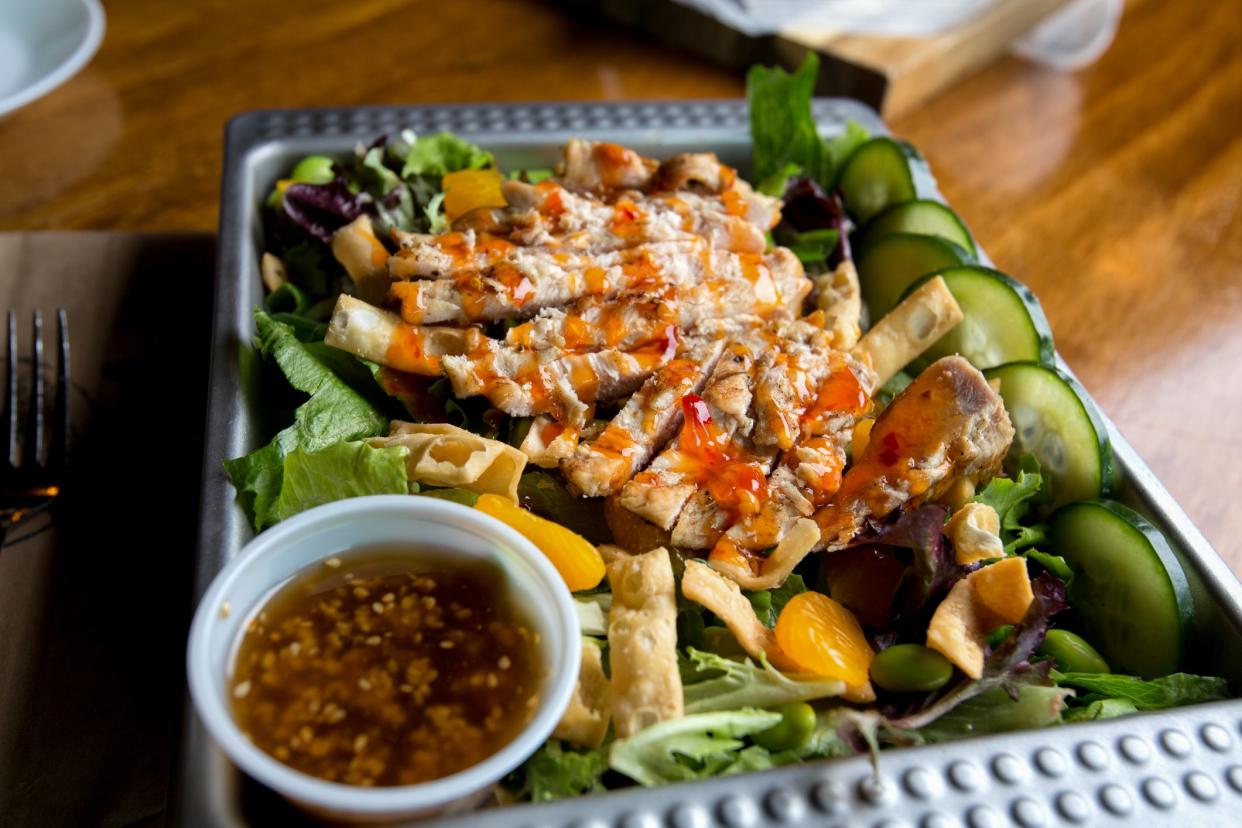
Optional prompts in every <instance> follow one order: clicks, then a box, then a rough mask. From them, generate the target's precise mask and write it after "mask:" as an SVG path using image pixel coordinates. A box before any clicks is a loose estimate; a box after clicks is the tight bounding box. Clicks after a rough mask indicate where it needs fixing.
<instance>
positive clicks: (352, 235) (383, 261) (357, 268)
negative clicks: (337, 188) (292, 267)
mask: <svg viewBox="0 0 1242 828" xmlns="http://www.w3.org/2000/svg"><path fill="white" fill-rule="evenodd" d="M332 255H333V256H335V257H336V260H337V261H338V262H340V263H341V267H343V268H345V272H346V273H348V274H349V278H351V279H353V280H354V295H356V296H357V297H358V298H360V299H362V300H364V301H367V302H370V303H372V304H376V305H378V304H379V303H380V302H382V301H384V296H385V295H386V294H387V293H388V283H389V282H390V281H391V280H390V279H389V276H388V250H387V249H385V247H384V245H382V244H380V240H379V239H377V238H376V237H375V228H373V227H372V226H371V217H370V216H367V215H365V214H364V215H361V216H358V218H356V219H354V220H353V221H351V222H350V223H349V224H347V225H345V226H344V227H342V228H341V229H339V230H337V231H336V232H335V233H333V234H332Z"/></svg>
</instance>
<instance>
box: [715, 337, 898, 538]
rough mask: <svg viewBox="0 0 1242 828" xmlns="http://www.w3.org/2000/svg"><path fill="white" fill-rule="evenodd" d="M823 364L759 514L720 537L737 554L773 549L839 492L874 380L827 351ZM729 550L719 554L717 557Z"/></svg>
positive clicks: (855, 363)
mask: <svg viewBox="0 0 1242 828" xmlns="http://www.w3.org/2000/svg"><path fill="white" fill-rule="evenodd" d="M825 363H826V364H827V365H828V366H829V370H828V371H827V372H826V376H825V377H823V379H822V381H821V382H820V385H819V387H818V388H817V389H816V393H815V398H814V402H813V403H812V404H811V405H810V406H809V407H807V408H806V409H805V410H804V411H802V412H801V417H800V423H799V430H800V434H799V437H798V440H797V444H796V445H794V446H793V447H791V448H789V449H786V450H785V452H784V453H783V454H782V456H781V458H780V462H779V463H778V465H777V466H776V468H775V469H774V470H773V472H772V475H771V477H769V478H768V486H767V492H768V496H767V497H766V498H765V499H764V500H763V502H762V503H761V504H760V507H759V512H758V513H757V514H755V515H751V516H747V517H746V518H745V519H744V520H742V521H740V522H738V523H735V524H734V525H733V526H731V527H730V528H729V530H728V531H727V532H725V534H724V539H723V540H724V542H726V544H727V545H730V546H732V547H736V548H737V549H740V550H759V549H768V548H770V547H772V546H775V545H776V544H778V543H780V541H781V539H782V538H784V537H785V534H786V533H787V532H788V531H789V530H790V529H791V528H792V527H793V525H794V524H795V523H796V522H797V521H798V520H800V519H802V518H807V517H810V516H811V515H812V514H813V513H814V512H815V510H816V509H817V508H819V507H820V506H823V505H825V504H826V503H827V502H828V499H829V498H831V497H832V495H834V494H835V493H836V491H837V489H838V488H839V487H840V485H841V472H842V470H843V469H844V467H845V459H846V454H845V451H846V447H847V446H848V445H849V443H850V440H851V438H852V435H853V428H854V425H855V423H856V422H857V421H858V418H859V417H861V416H862V415H864V414H866V413H867V412H869V411H870V410H871V397H870V394H869V393H868V389H869V388H872V387H874V381H875V380H874V374H872V373H871V372H870V371H869V369H868V368H867V366H866V365H865V364H863V363H862V362H861V361H860V360H858V359H856V358H854V357H852V356H850V355H848V354H845V353H843V352H840V351H834V352H832V353H831V355H830V357H829V358H828V359H827V360H825ZM860 377H861V379H860ZM733 551H734V550H733V549H728V550H724V549H722V550H720V554H732V553H733ZM712 554H713V557H716V556H717V551H716V550H713V553H712Z"/></svg>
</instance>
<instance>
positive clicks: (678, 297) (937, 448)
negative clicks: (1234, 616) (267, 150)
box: [225, 56, 1229, 800]
mask: <svg viewBox="0 0 1242 828" xmlns="http://www.w3.org/2000/svg"><path fill="white" fill-rule="evenodd" d="M816 69H817V67H816V63H815V58H814V56H811V57H810V58H808V60H807V62H806V63H805V64H804V65H803V67H802V68H801V69H800V70H799V71H798V72H796V73H794V74H788V73H786V72H784V71H782V70H780V69H768V68H765V67H754V68H752V69H751V71H750V73H749V75H748V77H747V98H748V102H749V106H750V116H751V137H752V158H751V165H750V169H749V179H750V182H753V184H752V183H748V181H746V180H744V179H743V178H742V177H740V176H739V175H738V173H737V171H735V170H733V169H732V168H730V167H728V166H726V165H724V164H722V163H721V162H720V161H719V160H718V159H717V158H716V157H715V156H714V155H712V154H710V153H688V154H682V155H677V156H674V157H672V158H667V159H649V158H644V157H643V156H641V155H639V154H638V153H636V152H634V151H632V150H630V149H627V148H625V147H621V146H618V145H616V144H610V143H603V142H590V141H583V140H571V141H570V142H569V143H568V144H567V145H566V146H565V148H564V158H563V161H562V162H561V164H560V165H559V166H558V167H557V169H556V170H533V169H528V170H502V169H500V167H499V166H498V165H497V164H496V161H495V159H494V158H493V156H492V155H491V153H490V152H488V151H487V149H486V148H483V147H478V146H475V145H473V144H471V143H469V142H467V141H465V140H463V139H462V138H460V137H458V136H454V135H451V134H447V133H441V134H438V135H426V136H416V135H413V134H411V133H408V132H407V133H402V134H401V135H398V136H386V137H382V138H380V139H378V140H377V141H375V142H374V143H372V144H371V145H369V146H362V145H360V146H358V147H357V149H356V151H355V152H354V153H353V154H352V155H349V156H346V157H334V158H329V157H325V156H310V157H307V158H304V159H303V160H302V161H300V162H299V163H298V164H297V165H296V166H295V167H294V168H293V169H292V170H291V172H290V173H289V176H288V178H285V179H282V180H280V181H279V182H277V184H276V186H275V188H274V189H273V191H272V193H271V195H270V197H269V199H268V202H267V210H266V213H265V215H266V233H265V239H266V252H265V253H264V254H263V261H262V275H263V281H264V284H265V286H266V287H267V289H268V294H267V297H266V299H265V300H264V305H263V307H262V308H257V309H256V310H255V319H256V328H257V337H256V341H257V359H256V360H255V362H254V365H253V369H254V370H253V371H252V372H251V373H252V375H253V378H254V380H255V387H256V388H257V389H258V393H259V395H260V396H261V399H262V410H263V411H264V412H265V414H266V415H267V416H268V417H269V418H270V422H269V423H268V425H269V427H270V431H271V433H272V434H273V435H274V436H273V437H272V438H271V441H270V442H269V443H267V444H266V445H264V446H263V447H261V448H259V449H257V450H256V451H254V452H251V453H250V454H247V455H245V456H243V457H239V458H234V459H230V460H227V461H226V462H225V465H226V469H227V471H228V474H229V476H230V478H231V480H232V481H233V483H234V485H235V487H236V489H237V497H238V502H239V504H240V506H241V507H242V508H243V509H244V510H245V511H246V514H247V515H248V517H249V518H250V520H251V522H252V523H253V525H254V528H255V529H256V530H259V531H261V530H263V529H265V528H267V527H269V526H272V525H273V524H275V523H277V522H279V521H281V520H283V519H285V518H287V517H289V516H291V515H294V514H296V513H298V512H300V511H303V510H305V509H308V508H310V507H312V506H315V505H319V504H322V503H325V502H329V501H332V500H337V499H341V498H347V497H355V496H360V495H367V494H392V493H408V494H410V495H412V496H420V497H439V498H445V499H449V500H453V501H456V502H458V503H462V504H465V505H467V506H471V507H474V508H477V509H480V510H483V511H485V512H487V513H488V514H490V515H492V516H493V517H495V518H497V519H498V520H501V521H502V522H504V523H507V524H509V525H510V526H512V527H513V528H515V529H517V530H518V531H519V532H521V533H522V534H524V535H525V536H527V537H528V538H529V539H530V540H532V541H533V542H534V543H535V545H536V546H538V547H539V548H540V549H541V550H542V551H543V552H544V553H545V554H547V555H548V557H549V559H550V560H551V561H552V563H553V564H554V565H555V567H556V568H557V570H558V571H559V572H560V573H561V575H562V576H563V578H564V580H565V583H566V588H567V589H569V590H570V591H571V592H572V593H573V596H574V600H575V602H576V605H577V607H578V609H579V615H580V619H581V626H582V630H583V633H584V640H583V641H582V643H581V648H582V670H581V675H580V677H579V684H578V689H577V692H576V695H575V697H574V699H573V700H572V702H571V704H570V706H569V708H568V709H567V711H566V713H565V715H564V718H563V720H562V721H561V724H560V726H559V727H558V728H557V731H556V733H555V735H554V737H553V738H552V739H550V740H549V741H548V742H547V743H546V744H545V745H544V746H543V747H542V748H541V749H540V750H539V751H538V752H537V753H536V754H535V755H534V756H532V757H531V758H530V759H529V760H528V761H527V762H526V763H525V765H523V766H522V767H521V768H520V769H519V770H518V771H516V772H515V773H514V774H513V775H512V776H511V777H510V779H509V780H507V783H506V786H505V792H504V796H506V797H509V798H515V799H533V800H547V799H555V798H559V797H568V796H577V795H581V794H585V793H589V792H593V791H601V790H605V789H609V788H616V787H623V786H630V785H635V784H638V785H658V784H663V783H668V782H676V781H683V780H690V779H699V778H705V777H711V776H717V775H722V774H730V773H738V772H743V771H749V770H759V769H764V768H771V767H776V766H780V765H785V764H790V763H797V762H806V761H811V760H815V759H820V758H828V757H837V756H845V755H851V754H854V753H857V752H860V751H864V752H865V751H871V752H875V751H879V750H882V749H885V748H889V747H894V746H904V745H913V744H922V743H928V742H938V741H943V740H948V739H954V738H958V737H962V736H966V735H972V734H982V733H995V732H1001V731H1007V730H1014V729H1021V728H1034V727H1049V726H1056V725H1060V724H1063V723H1067V722H1075V721H1082V720H1090V719H1102V718H1111V717H1116V716H1123V715H1127V714H1130V713H1134V712H1136V711H1141V710H1156V709H1162V708H1167V707H1172V706H1177V705H1183V704H1192V703H1198V702H1202V701H1208V700H1213V699H1218V698H1224V697H1226V695H1227V694H1228V692H1229V689H1228V687H1227V685H1226V683H1225V681H1224V680H1223V679H1220V678H1215V677H1210V676H1199V675H1192V674H1189V673H1185V672H1182V669H1183V666H1184V662H1185V661H1187V658H1188V656H1187V653H1188V652H1189V650H1190V647H1191V644H1192V641H1193V638H1192V637H1193V622H1194V618H1193V605H1192V602H1191V598H1190V592H1189V587H1188V585H1187V580H1186V577H1185V575H1184V573H1183V572H1182V570H1181V568H1180V565H1179V564H1178V561H1177V559H1176V557H1175V556H1174V554H1173V552H1172V550H1171V549H1170V547H1169V544H1168V543H1167V541H1166V540H1165V539H1164V538H1163V537H1162V536H1161V534H1160V532H1159V531H1158V530H1156V529H1155V528H1154V527H1152V526H1151V525H1150V524H1149V523H1148V522H1146V521H1145V520H1144V519H1143V518H1142V517H1141V516H1140V515H1138V514H1137V513H1135V512H1134V511H1132V510H1131V509H1129V508H1127V507H1125V506H1123V505H1121V504H1120V503H1117V502H1115V501H1113V500H1110V499H1108V496H1109V495H1110V493H1112V492H1113V490H1114V487H1115V485H1116V481H1115V479H1114V472H1113V465H1112V457H1111V452H1110V448H1109V442H1108V434H1107V430H1106V429H1105V428H1104V426H1103V424H1102V422H1101V420H1100V418H1099V416H1098V414H1097V413H1096V411H1095V409H1094V407H1093V404H1092V403H1091V401H1090V399H1089V398H1088V397H1087V395H1086V394H1085V393H1084V392H1083V391H1082V389H1081V388H1080V387H1079V386H1078V384H1077V383H1076V382H1075V381H1074V380H1073V379H1072V378H1071V377H1069V376H1068V375H1066V374H1065V373H1064V372H1062V371H1061V370H1060V369H1058V368H1057V367H1056V365H1055V363H1054V360H1053V354H1054V351H1053V345H1052V336H1051V331H1050V329H1049V326H1048V324H1047V321H1046V320H1045V318H1044V315H1043V312H1042V311H1041V309H1040V306H1039V303H1038V301H1037V300H1036V298H1035V296H1034V295H1033V294H1032V293H1031V291H1030V290H1028V289H1027V288H1026V287H1024V286H1023V285H1022V284H1021V283H1019V282H1017V281H1016V280H1014V279H1012V278H1010V277H1009V276H1007V275H1005V274H1003V273H1000V272H999V271H996V270H994V269H991V268H988V267H984V266H981V265H980V264H979V263H978V253H977V250H976V247H975V242H974V239H973V238H972V236H971V234H970V232H969V230H968V229H967V228H966V226H965V224H964V223H963V222H962V221H961V219H960V218H959V217H958V216H957V215H956V214H954V213H953V212H952V211H951V210H950V209H949V208H947V207H946V206H944V205H943V204H941V203H939V202H938V201H935V200H932V199H928V198H924V197H922V196H923V195H924V194H921V193H920V192H919V189H918V187H917V186H916V182H917V181H918V180H920V179H921V178H923V177H924V176H923V171H922V170H920V168H921V167H922V165H923V164H924V162H923V160H922V158H921V157H920V156H919V155H918V153H917V151H915V150H914V149H913V148H912V147H910V146H909V145H908V144H905V143H902V142H900V141H898V140H894V139H892V138H889V137H884V136H869V135H867V134H866V132H865V131H864V130H862V129H861V128H859V127H858V126H857V125H854V124H851V125H849V126H848V127H847V128H846V129H845V130H844V132H842V133H841V134H838V135H834V136H831V137H828V138H824V137H823V136H821V135H820V133H819V131H818V129H817V127H816V124H815V122H814V120H813V119H812V116H811V94H812V89H813V83H814V78H815V77H816Z"/></svg>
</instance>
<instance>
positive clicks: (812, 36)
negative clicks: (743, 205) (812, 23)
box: [780, 0, 1069, 117]
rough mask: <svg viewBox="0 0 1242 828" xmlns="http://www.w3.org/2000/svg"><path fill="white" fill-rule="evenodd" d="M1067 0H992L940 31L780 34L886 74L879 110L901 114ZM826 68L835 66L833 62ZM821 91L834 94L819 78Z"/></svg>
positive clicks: (970, 70)
mask: <svg viewBox="0 0 1242 828" xmlns="http://www.w3.org/2000/svg"><path fill="white" fill-rule="evenodd" d="M1068 2H1069V0H993V2H992V4H991V5H989V6H987V7H986V8H985V9H984V10H983V11H982V12H981V13H980V14H978V15H977V16H975V17H973V18H971V19H970V20H968V21H966V22H965V23H962V24H961V25H958V26H955V27H953V28H951V29H947V30H945V31H943V32H940V33H938V34H935V35H932V36H929V37H922V38H908V37H876V36H871V35H851V34H844V33H841V32H832V31H815V30H806V29H803V30H788V31H783V32H781V33H780V37H781V38H782V39H783V40H785V41H787V42H789V43H791V44H795V45H798V46H803V47H806V48H808V49H814V50H816V51H817V52H820V53H821V54H825V55H832V56H833V57H835V58H838V59H839V60H842V61H844V62H846V63H851V64H855V65H858V66H864V67H867V68H869V69H872V70H874V71H875V72H876V73H877V74H879V75H881V76H883V78H884V80H885V91H884V96H883V102H882V104H881V107H880V111H881V112H882V113H883V114H884V115H885V116H888V117H892V116H895V115H900V114H902V113H904V112H907V111H909V110H911V109H913V108H914V107H916V106H918V105H919V104H920V103H922V102H923V101H924V100H926V99H927V98H930V97H931V96H933V95H935V94H936V93H937V92H939V91H941V90H942V89H945V88H947V87H948V86H950V85H952V84H953V83H955V82H956V81H958V80H960V79H961V78H963V77H965V76H966V75H969V74H971V73H973V72H975V71H976V70H978V69H981V68H983V67H984V66H986V65H987V64H989V63H991V62H992V61H993V60H995V59H996V58H998V57H1000V56H1001V55H1002V54H1004V53H1005V51H1006V50H1007V49H1008V48H1009V46H1010V44H1011V43H1013V42H1014V41H1015V40H1017V39H1018V38H1019V37H1020V36H1021V35H1022V34H1024V33H1025V32H1028V31H1030V30H1031V29H1032V28H1033V27H1034V26H1035V25H1036V24H1037V23H1039V22H1040V21H1041V20H1043V19H1044V18H1046V17H1048V15H1050V14H1052V13H1053V12H1054V11H1056V10H1057V9H1059V8H1061V7H1062V6H1064V5H1066V4H1067V3H1068ZM826 71H829V72H830V71H832V68H831V66H829V67H827V68H826ZM821 84H824V85H826V86H827V88H824V87H823V86H821V88H820V90H819V92H820V94H836V92H835V91H834V90H833V88H832V87H833V80H832V78H831V77H826V78H823V79H822V80H821Z"/></svg>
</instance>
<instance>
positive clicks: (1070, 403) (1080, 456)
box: [983, 362, 1113, 508]
mask: <svg viewBox="0 0 1242 828" xmlns="http://www.w3.org/2000/svg"><path fill="white" fill-rule="evenodd" d="M983 375H984V376H985V377H987V378H988V379H998V380H1000V384H1001V386H1000V395H1001V397H1002V398H1004V400H1005V409H1006V410H1007V411H1008V412H1009V419H1010V421H1012V422H1013V428H1014V432H1015V434H1014V439H1013V446H1011V447H1010V449H1009V459H1008V462H1009V464H1012V465H1016V461H1017V459H1018V458H1019V457H1020V456H1021V455H1022V454H1024V453H1026V452H1030V453H1032V454H1034V455H1035V457H1036V459H1038V460H1039V465H1040V468H1041V469H1042V471H1043V472H1044V474H1047V475H1050V476H1051V478H1052V483H1051V486H1050V491H1051V494H1052V503H1051V505H1050V507H1049V508H1056V507H1057V506H1062V505H1064V504H1066V503H1072V502H1074V501H1076V500H1086V499H1088V498H1092V497H1101V496H1103V495H1106V494H1108V492H1109V490H1110V488H1111V487H1112V482H1113V450H1112V446H1111V445H1110V444H1109V442H1108V429H1106V428H1105V427H1104V422H1103V420H1101V419H1100V415H1099V414H1098V413H1097V412H1096V410H1095V406H1094V405H1093V404H1092V403H1091V400H1090V399H1089V398H1088V397H1087V392H1085V391H1083V390H1082V386H1080V385H1079V384H1078V383H1077V382H1075V381H1074V380H1073V379H1071V378H1070V377H1069V376H1067V375H1066V374H1064V373H1062V372H1061V371H1060V370H1059V369H1057V368H1053V367H1052V366H1049V365H1042V364H1040V363H1038V362H1013V363H1010V364H1008V365H1000V366H998V367H996V368H990V369H988V370H987V371H984V372H983Z"/></svg>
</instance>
